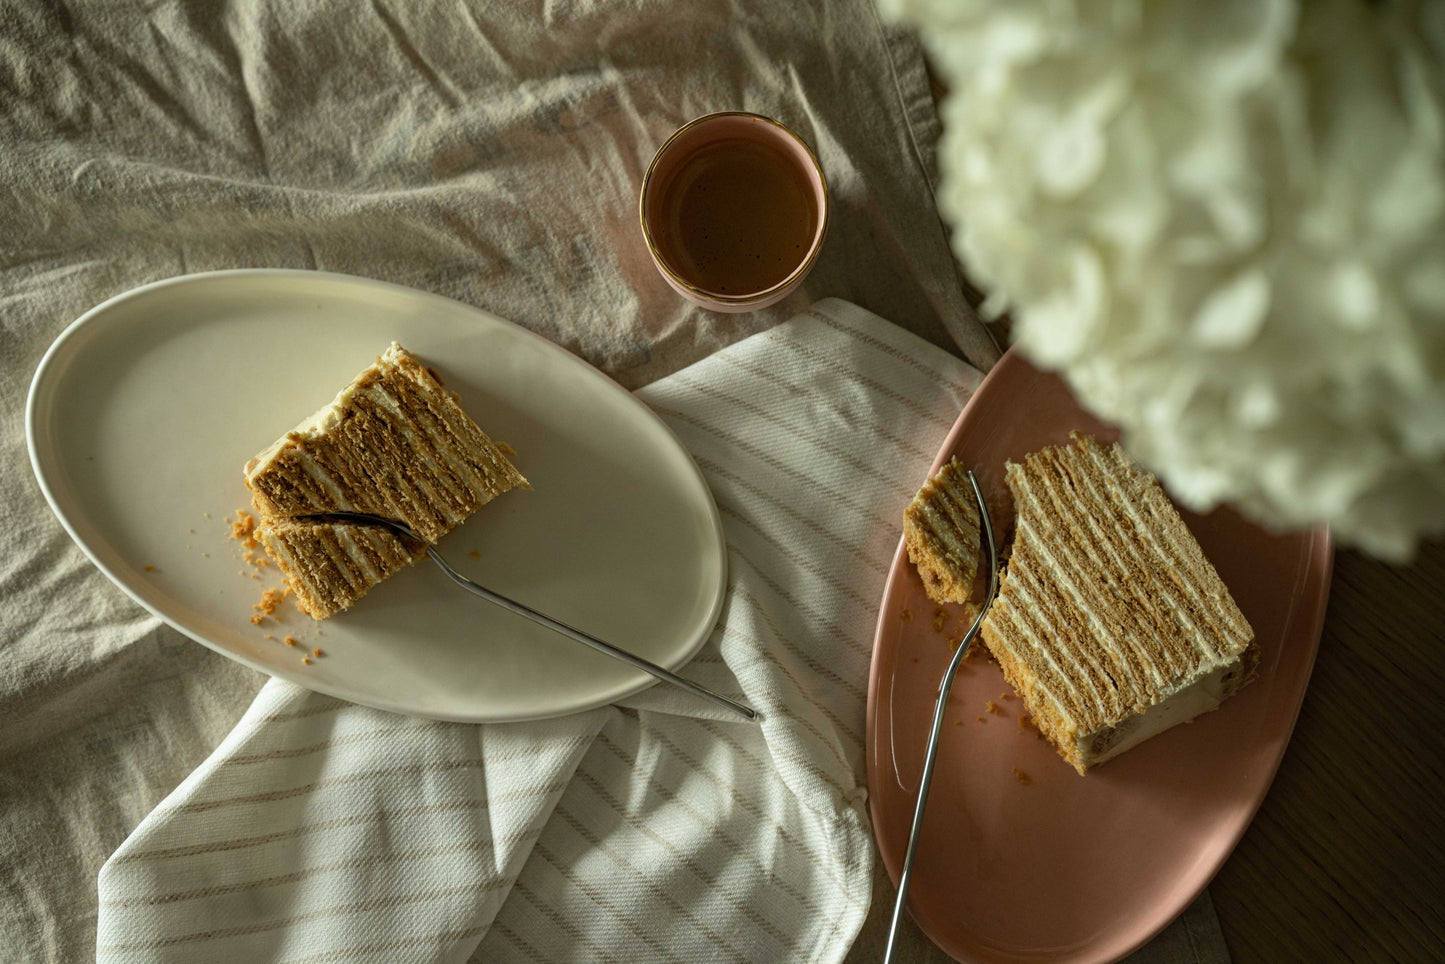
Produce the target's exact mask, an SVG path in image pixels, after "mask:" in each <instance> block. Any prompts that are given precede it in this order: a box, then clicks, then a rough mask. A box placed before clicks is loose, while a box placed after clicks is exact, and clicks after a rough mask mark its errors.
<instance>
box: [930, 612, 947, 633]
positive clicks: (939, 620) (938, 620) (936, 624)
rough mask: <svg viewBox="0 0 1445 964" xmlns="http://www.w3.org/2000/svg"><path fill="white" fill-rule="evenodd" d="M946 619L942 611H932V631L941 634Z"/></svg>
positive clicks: (945, 614)
mask: <svg viewBox="0 0 1445 964" xmlns="http://www.w3.org/2000/svg"><path fill="white" fill-rule="evenodd" d="M947 619H948V613H946V612H944V611H943V610H942V609H935V610H934V611H933V631H934V632H935V633H941V632H943V624H944V622H945V621H947Z"/></svg>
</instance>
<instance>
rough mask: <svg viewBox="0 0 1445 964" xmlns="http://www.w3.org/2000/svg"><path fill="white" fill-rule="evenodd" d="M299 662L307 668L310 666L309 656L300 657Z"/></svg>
mask: <svg viewBox="0 0 1445 964" xmlns="http://www.w3.org/2000/svg"><path fill="white" fill-rule="evenodd" d="M301 662H303V663H305V664H306V665H307V666H310V665H311V657H310V656H302V657H301Z"/></svg>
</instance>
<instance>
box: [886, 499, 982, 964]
mask: <svg viewBox="0 0 1445 964" xmlns="http://www.w3.org/2000/svg"><path fill="white" fill-rule="evenodd" d="M966 474H967V476H968V482H969V485H971V486H973V498H974V501H975V502H976V503H978V522H979V526H980V527H981V528H982V529H983V535H984V543H985V544H986V545H987V547H988V594H987V595H986V596H985V597H984V601H983V605H982V606H981V607H979V610H978V615H977V616H975V617H974V619H973V625H971V626H969V627H968V632H966V633H964V634H963V639H962V640H960V641H959V644H958V650H957V651H956V652H955V653H954V654H953V660H952V661H951V662H950V663H949V664H948V669H947V670H945V671H944V674H943V681H942V682H941V683H940V684H939V687H938V704H937V705H936V706H935V707H934V709H933V730H932V732H930V733H929V734H928V749H927V751H926V752H925V753H924V757H923V776H922V777H920V778H919V781H918V802H917V803H916V804H915V805H914V807H913V826H912V827H911V828H910V829H909V831H908V849H907V850H906V851H905V852H904V855H903V870H902V871H901V872H900V873H899V874H898V898H897V900H896V901H895V902H894V904H893V920H892V922H891V923H890V924H889V925H888V945H887V948H886V949H885V950H884V952H883V964H889V962H890V961H891V960H892V959H893V948H894V946H895V944H896V943H897V941H898V930H899V926H900V925H901V924H902V923H903V910H904V908H905V907H906V906H907V905H908V885H909V883H911V882H912V879H913V857H914V854H915V853H916V852H917V850H918V834H919V830H920V829H921V828H922V827H923V811H924V808H925V807H926V806H927V805H928V786H929V784H930V783H932V782H933V764H934V762H935V761H936V760H937V758H938V738H939V735H940V734H941V733H942V732H943V717H944V713H945V711H946V710H947V708H948V691H949V690H951V689H953V678H954V677H955V676H957V675H958V668H959V667H960V666H961V665H963V659H964V657H965V656H967V655H968V648H969V646H971V645H972V644H973V640H974V638H975V637H976V636H977V635H978V629H979V627H980V626H982V625H983V617H984V616H986V615H988V609H989V607H990V606H992V605H993V601H994V597H996V596H997V595H998V549H997V547H995V546H994V541H993V521H992V520H991V519H989V517H988V506H986V505H984V502H983V491H982V490H981V489H979V487H978V479H976V478H974V477H973V473H972V472H968V473H966Z"/></svg>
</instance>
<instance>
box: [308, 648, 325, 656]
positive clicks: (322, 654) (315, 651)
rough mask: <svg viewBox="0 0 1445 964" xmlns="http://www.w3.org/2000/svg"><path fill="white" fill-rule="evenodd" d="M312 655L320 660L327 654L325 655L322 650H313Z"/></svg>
mask: <svg viewBox="0 0 1445 964" xmlns="http://www.w3.org/2000/svg"><path fill="white" fill-rule="evenodd" d="M311 655H312V656H315V657H318V658H320V657H322V656H325V655H326V654H325V653H323V652H322V651H321V650H320V649H313V650H312V651H311Z"/></svg>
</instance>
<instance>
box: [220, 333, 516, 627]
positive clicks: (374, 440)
mask: <svg viewBox="0 0 1445 964" xmlns="http://www.w3.org/2000/svg"><path fill="white" fill-rule="evenodd" d="M245 478H246V486H247V487H248V488H249V489H250V490H251V503H252V505H253V507H254V508H255V510H256V514H257V516H258V522H257V524H256V528H255V537H256V539H257V540H258V541H259V542H260V543H261V545H262V546H263V547H264V548H265V550H266V553H267V555H269V556H270V557H271V558H272V559H273V560H274V561H275V563H276V565H277V566H278V567H279V568H280V569H281V572H282V573H283V574H284V575H285V577H286V581H287V583H288V584H289V585H290V586H291V588H292V591H293V592H294V593H295V596H296V603H297V605H298V606H300V607H301V609H302V611H304V612H306V613H308V614H309V615H311V616H312V617H314V618H316V619H325V618H327V617H328V616H331V615H333V614H335V613H337V612H341V611H342V610H345V609H347V608H349V607H350V606H351V605H352V604H353V603H355V602H356V600H358V599H360V598H361V597H362V595H364V594H365V593H366V591H367V590H368V589H370V588H371V587H372V586H374V585H376V584H377V583H378V582H380V581H381V580H383V579H385V578H386V577H387V576H390V575H391V574H392V573H394V572H396V571H397V570H398V569H400V568H402V567H403V566H406V565H410V564H411V563H412V562H414V561H415V560H417V559H419V558H421V557H422V556H423V555H425V553H426V543H430V542H435V541H436V540H437V539H439V538H441V537H442V536H443V535H445V534H446V533H447V532H450V531H451V530H452V529H453V528H454V527H455V526H457V525H458V524H460V523H461V522H462V521H463V520H465V519H466V518H467V517H468V516H470V515H471V514H472V513H474V512H476V511H477V510H478V509H480V508H481V507H482V506H483V505H485V504H486V503H488V502H490V501H491V500H492V499H493V498H495V497H496V496H498V495H500V494H502V493H503V492H506V491H508V490H510V489H513V488H517V487H523V488H530V486H529V485H528V484H527V480H526V479H524V478H523V477H522V475H521V474H520V473H519V472H518V471H517V470H516V468H515V467H514V466H513V465H512V463H511V462H510V461H509V460H508V459H507V457H506V455H504V454H503V453H502V450H501V448H500V447H499V446H498V445H497V444H496V443H494V442H493V441H492V440H491V439H490V438H488V437H487V434H486V433H485V432H483V431H482V430H481V429H480V428H479V427H478V426H477V423H476V422H474V421H472V419H471V418H470V417H469V416H468V415H467V413H466V412H464V411H462V408H461V406H460V405H459V404H458V402H457V397H456V396H455V395H454V394H452V393H451V392H448V391H447V390H446V389H445V388H444V387H443V386H442V383H441V381H440V379H438V378H437V377H436V374H435V373H434V372H432V371H431V370H430V369H428V368H427V367H426V366H425V365H423V364H422V363H421V362H420V361H419V360H418V359H417V358H416V357H415V356H414V355H412V354H411V353H409V352H407V351H406V350H405V349H404V348H402V347H401V346H400V345H398V344H396V343H394V342H393V343H392V345H391V347H390V348H388V349H387V350H386V353H385V354H383V355H382V356H381V357H380V358H378V359H377V361H376V364H375V365H372V366H371V367H370V368H368V369H366V370H365V371H363V372H362V373H361V374H360V375H358V376H357V377H356V379H355V380H354V381H352V383H351V384H350V385H348V386H347V387H346V388H345V389H343V390H342V391H341V393H340V394H339V395H337V396H336V398H335V400H333V401H332V402H331V404H329V405H327V406H325V407H323V408H322V409H321V410H320V411H318V412H316V413H315V414H314V415H312V416H311V417H310V418H308V419H306V420H305V421H303V422H302V423H301V424H300V425H298V426H296V427H295V428H294V429H292V430H291V431H290V432H287V433H286V434H285V435H283V436H281V437H280V438H279V439H277V440H276V441H275V442H273V443H272V444H271V445H269V446H267V448H266V449H265V450H264V451H262V452H261V453H260V454H259V455H257V456H256V457H255V458H253V459H251V460H250V461H249V462H248V463H246V468H245ZM337 511H344V512H366V513H370V514H373V515H379V516H384V517H386V518H388V519H395V520H397V521H399V522H403V523H405V524H406V525H407V526H408V527H409V528H410V529H411V530H412V531H413V532H415V533H416V534H417V535H418V536H420V537H421V538H422V539H423V540H425V542H417V543H416V544H414V545H408V544H407V543H408V542H409V541H410V540H404V539H402V538H400V537H399V536H397V535H396V534H395V533H394V532H393V531H392V530H390V529H386V528H384V527H380V526H367V525H355V524H350V523H343V522H335V521H330V520H314V519H297V518H295V517H297V516H308V515H314V514H315V513H325V512H337Z"/></svg>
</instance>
